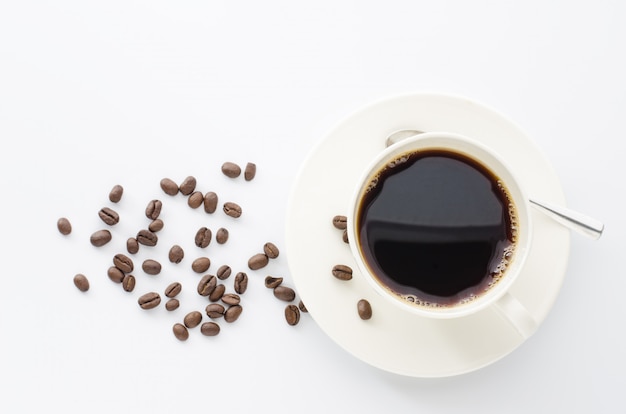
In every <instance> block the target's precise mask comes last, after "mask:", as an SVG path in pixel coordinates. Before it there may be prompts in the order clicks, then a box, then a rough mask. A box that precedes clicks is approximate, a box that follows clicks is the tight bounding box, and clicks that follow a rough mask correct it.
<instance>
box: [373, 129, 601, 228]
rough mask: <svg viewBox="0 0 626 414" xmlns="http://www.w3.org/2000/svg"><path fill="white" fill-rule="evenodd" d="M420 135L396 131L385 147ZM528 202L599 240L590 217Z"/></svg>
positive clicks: (416, 132)
mask: <svg viewBox="0 0 626 414" xmlns="http://www.w3.org/2000/svg"><path fill="white" fill-rule="evenodd" d="M421 133H423V131H417V130H411V129H403V130H400V131H396V132H394V133H392V134H391V135H389V136H388V137H387V139H386V140H385V145H386V146H390V145H393V144H395V143H397V142H399V141H402V140H404V139H407V138H409V137H412V136H415V135H418V134H421ZM528 201H530V204H532V205H533V206H535V207H536V208H537V209H538V210H539V211H541V212H543V213H545V214H546V215H547V216H549V217H550V218H552V219H553V220H555V221H556V222H558V223H560V224H562V225H564V226H566V227H568V228H570V229H572V230H575V231H577V232H578V233H580V234H583V235H585V236H587V237H590V238H591V239H594V240H597V239H599V238H600V236H601V235H602V231H603V230H604V224H602V223H601V222H600V221H598V220H596V219H594V218H592V217H589V216H586V215H584V214H582V213H578V212H576V211H573V210H570V209H568V208H566V207H563V206H557V205H554V204H550V203H546V202H543V201H541V202H540V201H537V200H534V199H529V200H528Z"/></svg>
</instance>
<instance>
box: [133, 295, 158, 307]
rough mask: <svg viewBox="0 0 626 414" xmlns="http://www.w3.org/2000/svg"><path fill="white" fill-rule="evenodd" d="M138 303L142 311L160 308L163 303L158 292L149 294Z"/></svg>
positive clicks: (142, 296) (141, 297)
mask: <svg viewBox="0 0 626 414" xmlns="http://www.w3.org/2000/svg"><path fill="white" fill-rule="evenodd" d="M137 303H139V306H141V309H152V308H156V307H157V306H159V303H161V296H160V295H159V294H158V293H156V292H148V293H145V294H143V295H141V296H140V297H139V299H137Z"/></svg>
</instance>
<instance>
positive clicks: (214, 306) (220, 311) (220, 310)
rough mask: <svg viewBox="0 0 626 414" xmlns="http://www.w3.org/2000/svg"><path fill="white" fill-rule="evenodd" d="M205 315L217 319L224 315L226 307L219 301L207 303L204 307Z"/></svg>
mask: <svg viewBox="0 0 626 414" xmlns="http://www.w3.org/2000/svg"><path fill="white" fill-rule="evenodd" d="M205 311H206V315H207V316H208V317H209V318H211V319H217V318H221V317H222V316H224V312H225V311H226V309H225V308H224V306H222V305H220V304H219V303H209V304H208V305H207V307H206V308H205Z"/></svg>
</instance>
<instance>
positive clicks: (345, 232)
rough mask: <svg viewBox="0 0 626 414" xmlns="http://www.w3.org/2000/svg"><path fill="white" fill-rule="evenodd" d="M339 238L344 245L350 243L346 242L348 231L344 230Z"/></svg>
mask: <svg viewBox="0 0 626 414" xmlns="http://www.w3.org/2000/svg"><path fill="white" fill-rule="evenodd" d="M341 238H342V240H343V242H344V243H350V241H349V240H348V230H344V231H343V234H342V235H341Z"/></svg>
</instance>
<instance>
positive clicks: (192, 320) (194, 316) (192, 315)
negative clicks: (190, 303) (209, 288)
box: [183, 311, 202, 328]
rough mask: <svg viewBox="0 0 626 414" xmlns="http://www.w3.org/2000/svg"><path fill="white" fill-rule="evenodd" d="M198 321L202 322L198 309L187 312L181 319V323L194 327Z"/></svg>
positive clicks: (198, 323)
mask: <svg viewBox="0 0 626 414" xmlns="http://www.w3.org/2000/svg"><path fill="white" fill-rule="evenodd" d="M200 322H202V314H201V313H200V312H198V311H193V312H189V313H188V314H187V315H185V318H184V319H183V323H184V324H185V326H186V327H187V328H195V327H196V326H198V325H200Z"/></svg>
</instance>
